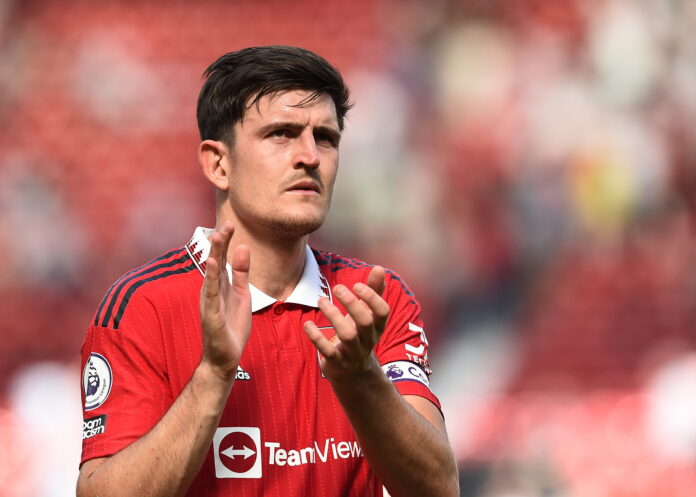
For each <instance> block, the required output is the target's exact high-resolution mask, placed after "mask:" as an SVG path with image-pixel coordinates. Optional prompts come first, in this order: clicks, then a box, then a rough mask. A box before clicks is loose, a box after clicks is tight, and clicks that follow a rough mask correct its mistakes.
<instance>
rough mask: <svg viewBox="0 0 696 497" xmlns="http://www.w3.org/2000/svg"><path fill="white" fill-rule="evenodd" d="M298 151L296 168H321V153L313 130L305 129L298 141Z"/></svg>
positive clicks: (295, 162)
mask: <svg viewBox="0 0 696 497" xmlns="http://www.w3.org/2000/svg"><path fill="white" fill-rule="evenodd" d="M296 143H297V150H296V152H295V160H294V166H295V167H297V168H300V167H311V168H316V167H319V162H320V159H319V151H318V150H317V142H316V140H315V139H314V134H313V133H312V130H311V129H305V130H304V131H302V133H301V134H300V136H299V139H298V140H297V142H296Z"/></svg>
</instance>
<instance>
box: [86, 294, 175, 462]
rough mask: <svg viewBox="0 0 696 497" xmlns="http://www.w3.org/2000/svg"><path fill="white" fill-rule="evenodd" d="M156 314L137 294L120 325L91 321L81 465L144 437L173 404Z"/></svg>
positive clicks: (141, 296)
mask: <svg viewBox="0 0 696 497" xmlns="http://www.w3.org/2000/svg"><path fill="white" fill-rule="evenodd" d="M163 350H164V348H163V344H162V334H161V328H160V323H159V320H158V318H157V312H156V310H155V308H154V306H153V304H152V303H151V302H150V301H149V300H148V299H147V298H146V297H145V296H143V295H142V294H141V293H140V292H138V293H136V294H135V295H134V296H133V297H132V298H131V301H130V304H129V305H128V309H127V312H126V314H124V316H123V317H122V318H121V320H120V323H119V324H118V326H114V327H107V326H103V323H100V322H98V321H97V320H96V319H95V322H94V323H92V325H91V326H90V327H89V328H88V330H87V336H86V338H85V341H84V343H83V345H82V407H83V435H82V458H81V463H84V462H85V461H87V460H89V459H93V458H96V457H104V456H110V455H113V454H115V453H117V452H118V451H120V450H121V449H123V448H125V447H126V446H128V445H130V444H131V443H133V442H134V441H136V440H137V439H139V438H140V437H142V436H143V435H145V434H146V433H147V432H148V431H149V430H150V429H151V428H152V427H153V426H154V425H155V424H156V423H157V422H158V421H159V420H160V419H161V418H162V416H163V415H164V413H165V412H166V411H167V409H168V408H169V406H170V405H171V404H172V402H173V398H172V393H171V390H170V387H169V382H168V381H167V368H166V360H165V357H164V352H163Z"/></svg>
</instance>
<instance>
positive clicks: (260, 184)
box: [228, 90, 340, 236]
mask: <svg viewBox="0 0 696 497" xmlns="http://www.w3.org/2000/svg"><path fill="white" fill-rule="evenodd" d="M310 94H311V92H308V91H304V90H290V91H285V92H280V93H278V94H276V95H272V96H269V95H266V96H264V97H262V98H261V99H260V100H259V102H258V106H256V105H252V106H251V107H249V108H248V109H247V111H246V113H245V115H244V118H243V119H242V120H241V121H240V122H238V123H236V124H235V126H234V139H233V141H234V144H233V146H232V148H231V149H230V178H229V191H228V198H229V201H230V204H231V207H232V209H233V211H234V215H235V217H236V218H237V222H238V223H241V224H242V225H243V226H245V227H246V228H247V229H248V230H250V231H255V230H257V229H259V228H262V229H264V230H271V231H272V232H273V233H276V234H282V235H287V236H304V235H306V234H308V233H311V232H313V231H315V230H316V229H318V228H319V227H320V226H321V224H322V222H323V221H324V218H325V217H326V213H327V212H328V209H329V205H330V203H331V194H332V192H333V184H334V180H335V178H336V171H337V168H338V142H339V139H340V131H339V128H338V120H337V117H336V107H335V105H334V103H333V100H332V99H331V97H329V96H328V95H325V94H322V95H320V96H319V97H317V98H316V99H314V100H312V101H309V102H306V103H304V104H302V103H301V102H303V101H304V100H305V99H306V98H307V97H308V96H309V95H310Z"/></svg>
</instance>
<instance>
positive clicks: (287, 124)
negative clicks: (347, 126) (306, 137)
mask: <svg viewBox="0 0 696 497" xmlns="http://www.w3.org/2000/svg"><path fill="white" fill-rule="evenodd" d="M304 128H305V125H304V124H301V123H298V122H293V121H278V122H274V123H270V124H266V125H265V126H262V127H261V128H259V135H266V134H268V133H272V132H273V131H276V130H279V129H288V130H291V131H295V132H297V133H300V132H302V130H303V129H304ZM314 132H315V133H316V132H319V133H324V134H326V135H328V136H330V137H331V139H333V140H335V141H336V142H338V141H340V139H341V132H340V131H338V130H337V129H335V128H332V127H331V126H315V127H314Z"/></svg>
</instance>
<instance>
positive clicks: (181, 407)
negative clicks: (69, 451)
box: [77, 363, 233, 497]
mask: <svg viewBox="0 0 696 497" xmlns="http://www.w3.org/2000/svg"><path fill="white" fill-rule="evenodd" d="M232 383H233V380H229V381H227V380H224V379H222V378H220V377H219V376H217V375H216V374H215V373H214V372H213V371H212V369H210V368H209V367H207V366H206V365H205V364H203V363H201V365H199V366H198V368H196V370H195V371H194V373H193V376H192V377H191V380H190V381H189V383H188V384H187V386H186V387H185V388H184V390H183V391H182V392H181V394H180V395H179V397H178V398H177V399H176V401H175V402H174V403H173V404H172V406H171V407H170V408H169V410H168V411H167V413H166V414H165V415H164V417H162V419H161V420H160V421H159V422H158V423H157V424H156V425H155V426H154V427H153V428H152V430H150V431H149V432H148V433H147V434H146V435H145V436H143V437H142V438H141V439H139V440H137V441H136V442H134V443H132V444H131V445H129V446H128V447H126V448H125V449H123V450H121V451H120V452H118V453H117V454H115V455H113V456H111V457H109V458H107V459H104V460H103V461H102V462H101V464H99V465H98V466H96V468H93V469H92V470H91V471H85V469H86V466H87V464H88V463H86V464H85V465H83V470H82V471H81V473H80V478H79V480H78V485H77V495H78V497H91V496H97V495H98V496H99V497H121V496H136V495H137V496H139V497H140V496H147V497H150V496H152V497H154V496H180V495H183V494H185V493H186V490H187V489H188V487H189V486H190V485H191V482H192V481H193V479H194V477H195V476H196V474H197V473H198V471H199V470H200V467H201V465H202V463H203V460H204V459H205V456H206V453H207V451H208V449H209V447H210V443H211V440H212V438H213V434H214V433H215V429H216V428H217V425H218V423H219V420H220V415H221V413H222V410H223V408H224V406H225V403H226V402H227V398H228V396H229V393H230V390H231V388H232Z"/></svg>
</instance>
